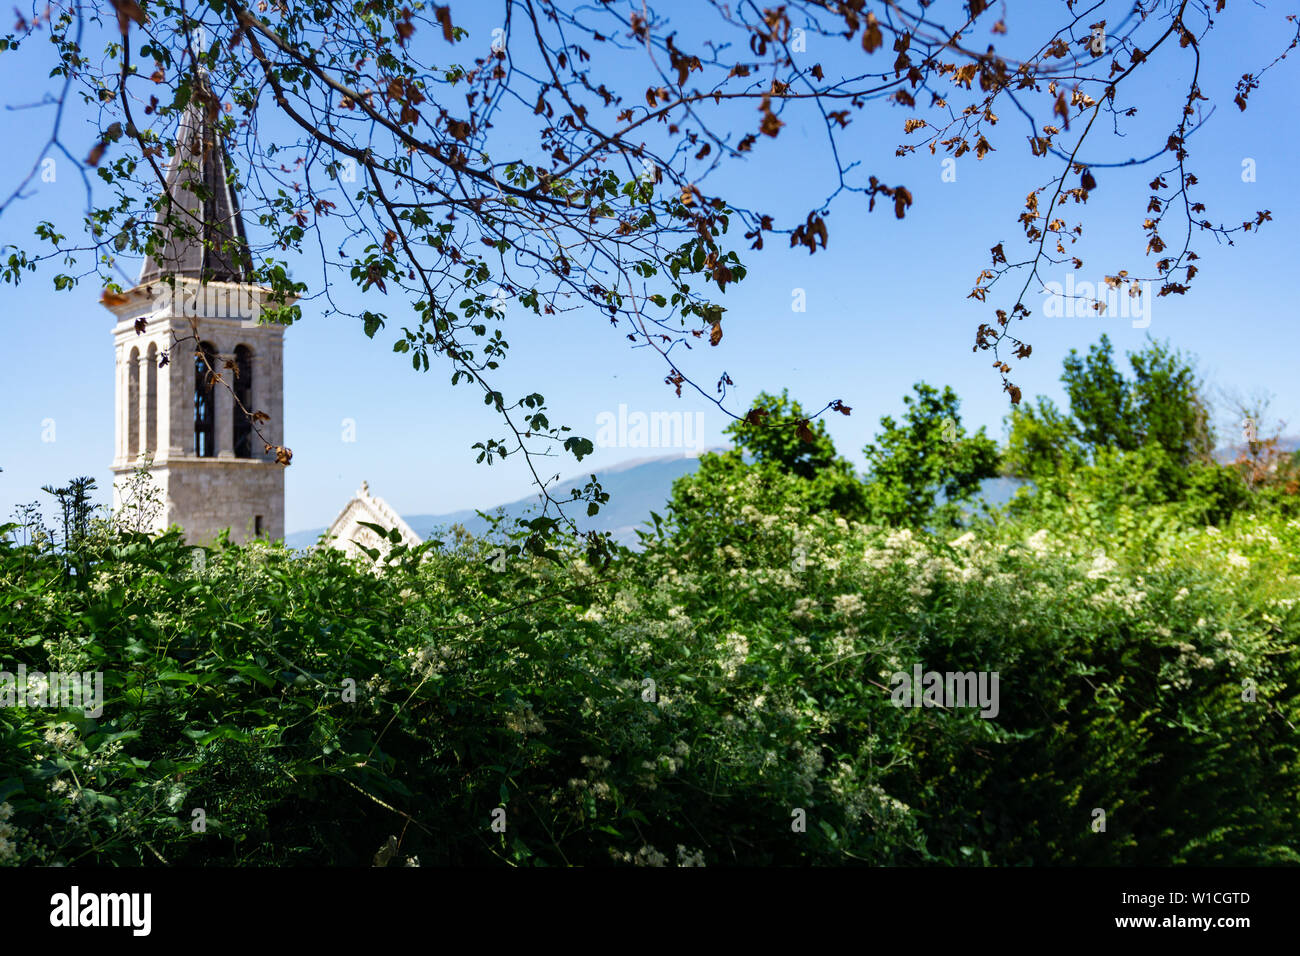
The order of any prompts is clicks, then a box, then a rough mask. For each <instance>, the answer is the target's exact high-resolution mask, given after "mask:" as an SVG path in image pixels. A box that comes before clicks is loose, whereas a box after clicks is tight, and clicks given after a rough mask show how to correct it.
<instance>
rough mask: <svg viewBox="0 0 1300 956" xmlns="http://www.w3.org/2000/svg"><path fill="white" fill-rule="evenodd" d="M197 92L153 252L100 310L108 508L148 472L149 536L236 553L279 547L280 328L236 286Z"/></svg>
mask: <svg viewBox="0 0 1300 956" xmlns="http://www.w3.org/2000/svg"><path fill="white" fill-rule="evenodd" d="M200 86H201V88H200V89H199V90H198V92H196V95H195V98H194V100H193V101H192V102H191V103H190V105H189V107H188V108H187V109H186V111H185V113H184V114H183V116H182V118H181V121H180V129H179V134H178V138H177V144H176V153H175V155H174V156H173V157H172V160H171V163H170V165H169V166H168V169H167V176H166V184H167V194H168V196H170V197H171V202H170V203H169V205H168V206H167V207H165V208H164V209H163V210H162V211H161V212H160V213H159V217H158V222H157V226H156V228H157V230H158V231H159V232H161V233H162V235H163V242H162V244H161V246H160V247H159V248H158V250H157V251H156V253H155V254H154V255H152V256H149V257H148V258H147V259H146V260H145V263H144V268H143V270H142V271H141V273H140V280H139V282H138V283H137V285H136V286H135V287H134V288H133V289H131V290H130V291H128V292H126V293H125V294H124V295H120V296H112V295H106V296H105V297H104V304H105V305H106V306H107V307H108V309H109V310H110V311H111V312H112V313H113V314H114V315H115V316H116V318H117V322H116V324H115V325H114V327H113V346H114V351H115V354H116V365H117V379H116V389H115V390H116V395H117V401H116V404H115V418H114V421H115V433H116V436H117V442H116V445H115V451H114V456H113V466H112V467H113V475H114V492H113V505H114V508H115V509H117V508H118V507H120V505H121V498H122V495H121V485H122V483H123V481H124V480H125V479H127V478H129V477H130V476H131V473H132V472H133V471H134V470H135V469H136V468H137V467H139V465H140V464H141V463H142V462H143V461H144V460H145V459H146V458H149V459H151V460H152V466H151V469H150V471H151V474H152V475H153V478H154V480H155V481H156V482H157V483H158V485H159V487H160V488H161V490H162V494H163V500H164V507H163V512H162V514H161V515H159V516H158V518H157V520H156V521H155V522H154V527H155V530H164V529H166V528H167V527H168V526H170V525H172V524H177V525H180V526H181V527H182V528H183V529H184V530H185V538H186V541H187V542H189V543H191V544H199V543H204V542H208V541H211V540H212V538H213V537H215V535H216V534H217V532H219V531H220V530H222V529H224V528H229V529H230V537H231V540H233V541H237V542H240V543H243V542H246V541H248V540H250V539H252V538H255V537H262V538H267V539H270V540H275V539H278V538H283V537H284V468H285V466H284V465H283V464H280V463H278V462H277V461H276V450H275V447H274V446H277V445H280V444H282V443H283V435H284V432H283V428H284V401H283V389H284V376H283V335H284V326H282V325H278V324H267V325H262V324H261V323H260V322H259V318H260V316H261V311H262V306H261V303H262V302H263V301H264V298H265V297H267V296H268V295H269V292H270V290H268V289H265V288H263V287H261V286H256V285H252V284H251V283H249V282H248V281H247V280H248V275H249V271H250V269H249V253H248V248H247V240H246V238H245V233H244V223H243V219H242V217H241V215H240V211H239V202H238V197H237V195H236V192H235V189H234V187H233V186H232V184H231V180H230V175H229V168H228V156H227V154H226V150H225V147H224V145H223V143H222V142H221V140H220V137H219V134H218V133H217V131H216V129H215V128H214V125H213V123H212V122H211V121H210V119H209V109H210V107H211V106H212V105H213V104H214V103H215V100H213V99H212V94H211V93H210V92H208V91H207V90H206V88H205V87H203V86H202V84H201V85H200ZM211 115H215V110H212V113H211ZM259 413H261V414H259ZM259 431H260V432H261V435H262V436H264V437H265V440H263V438H262V437H259V435H258V432H259ZM268 443H269V444H271V445H272V446H273V447H272V449H271V451H269V452H268V451H266V445H267V444H268Z"/></svg>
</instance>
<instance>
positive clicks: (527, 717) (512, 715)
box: [506, 700, 546, 735]
mask: <svg viewBox="0 0 1300 956" xmlns="http://www.w3.org/2000/svg"><path fill="white" fill-rule="evenodd" d="M506 729H507V730H511V731H513V732H514V733H517V734H520V735H525V734H540V733H541V732H542V731H544V730H545V729H546V725H545V724H543V723H542V720H541V718H540V717H538V716H537V715H536V714H535V713H533V705H532V704H526V703H524V702H523V701H522V700H517V701H515V704H514V706H513V707H512V708H511V709H510V712H509V713H507V714H506Z"/></svg>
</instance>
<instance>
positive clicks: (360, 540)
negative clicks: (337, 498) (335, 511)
mask: <svg viewBox="0 0 1300 956" xmlns="http://www.w3.org/2000/svg"><path fill="white" fill-rule="evenodd" d="M363 522H364V523H366V524H375V525H379V526H380V527H381V528H396V529H397V532H398V534H400V535H401V536H402V543H403V544H405V545H407V546H408V547H415V546H416V545H418V544H420V543H421V539H420V536H419V535H417V534H416V533H415V532H414V531H412V530H411V526H410V525H408V524H407V523H406V522H405V521H403V520H402V517H401V515H399V514H398V513H397V512H396V511H394V510H393V509H392V508H391V507H390V506H389V504H388V502H386V501H384V499H383V498H378V497H376V496H374V495H372V494H371V493H370V486H369V484H368V483H367V482H364V481H363V482H361V487H360V488H359V489H358V490H357V493H356V495H355V496H354V497H353V499H352V500H351V501H349V502H348V503H347V504H346V505H344V506H343V510H342V511H340V512H339V516H338V517H337V518H335V519H334V523H333V524H331V525H330V526H329V529H328V530H327V531H326V532H325V543H326V545H328V546H329V547H331V548H337V549H338V550H340V551H343V552H344V553H346V554H347V555H348V557H356V556H357V555H359V554H362V553H363V552H362V551H361V548H362V547H366V548H375V549H377V550H379V551H380V553H387V551H388V550H389V548H390V547H391V544H390V543H389V542H388V541H387V540H385V539H383V538H381V537H380V536H379V535H378V534H376V533H375V531H374V529H372V528H367V527H365V524H363Z"/></svg>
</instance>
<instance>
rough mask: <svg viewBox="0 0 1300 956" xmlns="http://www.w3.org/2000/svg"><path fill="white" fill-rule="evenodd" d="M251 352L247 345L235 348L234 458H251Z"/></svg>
mask: <svg viewBox="0 0 1300 956" xmlns="http://www.w3.org/2000/svg"><path fill="white" fill-rule="evenodd" d="M253 411H254V409H253V352H252V350H251V349H250V348H249V347H248V346H247V345H237V346H235V401H234V416H235V423H234V424H235V457H236V458H252V457H253V422H252V420H251V419H250V418H249V417H248V416H249V415H251V414H252V413H253Z"/></svg>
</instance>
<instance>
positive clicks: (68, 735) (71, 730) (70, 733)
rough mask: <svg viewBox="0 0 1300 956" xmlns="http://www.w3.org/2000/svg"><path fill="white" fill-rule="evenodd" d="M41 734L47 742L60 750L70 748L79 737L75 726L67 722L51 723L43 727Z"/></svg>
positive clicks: (75, 744) (75, 743)
mask: <svg viewBox="0 0 1300 956" xmlns="http://www.w3.org/2000/svg"><path fill="white" fill-rule="evenodd" d="M43 736H44V737H45V742H46V743H47V744H49V745H50V746H51V747H53V748H54V749H55V750H58V751H60V752H63V751H67V750H71V749H72V748H73V747H75V746H77V742H78V741H79V739H80V738H79V737H78V736H77V728H76V727H74V726H73V725H72V724H69V723H60V724H51V725H50V726H48V727H46V728H45V733H44V735H43Z"/></svg>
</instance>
